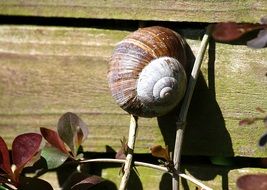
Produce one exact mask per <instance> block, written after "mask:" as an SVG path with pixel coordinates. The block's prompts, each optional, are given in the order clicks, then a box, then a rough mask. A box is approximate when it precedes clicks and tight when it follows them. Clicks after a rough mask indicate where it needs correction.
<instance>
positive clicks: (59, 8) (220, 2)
mask: <svg viewBox="0 0 267 190" xmlns="http://www.w3.org/2000/svg"><path fill="white" fill-rule="evenodd" d="M266 12H267V3H266V1H265V0H243V1H229V0H215V1H211V0H210V1H204V0H202V1H198V0H191V1H182V0H178V1H172V0H165V1H160V0H154V1H153V0H149V1H147V0H146V1H142V0H139V1H132V0H125V1H115V0H108V1H106V0H90V1H86V0H77V1H70V0H57V1H53V0H46V1H34V0H28V1H19V0H8V1H5V0H1V1H0V14H2V15H13V16H14V15H23V16H45V17H74V18H101V19H102V18H103V19H123V20H124V19H130V20H165V21H188V22H222V21H236V22H258V21H259V19H260V17H262V16H264V15H266Z"/></svg>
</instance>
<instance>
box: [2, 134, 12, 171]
mask: <svg viewBox="0 0 267 190" xmlns="http://www.w3.org/2000/svg"><path fill="white" fill-rule="evenodd" d="M0 168H1V169H2V170H4V171H5V172H6V173H7V174H8V175H12V173H13V172H12V170H11V165H10V158H9V152H8V148H7V145H6V143H5V141H4V140H3V138H2V137H0Z"/></svg>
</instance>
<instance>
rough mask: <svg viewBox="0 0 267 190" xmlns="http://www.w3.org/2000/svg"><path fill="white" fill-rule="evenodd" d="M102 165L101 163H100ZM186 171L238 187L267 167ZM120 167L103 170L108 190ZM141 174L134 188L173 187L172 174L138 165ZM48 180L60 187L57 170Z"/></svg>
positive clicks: (213, 182) (114, 183) (183, 186)
mask: <svg viewBox="0 0 267 190" xmlns="http://www.w3.org/2000/svg"><path fill="white" fill-rule="evenodd" d="M100 165H101V164H100ZM185 168H186V169H185V173H186V174H188V175H191V176H193V177H195V178H197V179H198V180H199V181H202V183H203V184H205V185H207V186H208V187H211V188H212V189H229V190H234V189H236V180H237V179H238V178H239V177H240V176H243V175H246V174H258V173H266V169H260V168H238V169H226V168H224V167H215V166H213V167H211V166H186V167H185ZM119 170H120V168H119V167H117V168H106V169H103V170H102V177H103V178H104V179H106V180H108V181H109V182H110V186H109V188H106V189H107V190H115V189H117V188H114V187H118V186H119V184H120V179H121V176H120V175H119ZM137 170H138V172H139V176H138V177H137V176H134V177H133V178H132V179H131V180H133V182H134V183H132V184H131V188H132V189H140V190H142V189H159V190H168V189H171V176H170V175H169V174H167V173H165V174H164V173H163V172H161V171H157V170H153V169H150V168H144V167H137ZM41 178H42V179H44V180H46V181H48V182H49V183H50V184H51V185H52V186H53V188H54V189H55V190H57V189H60V186H59V184H58V182H57V180H55V179H57V175H56V173H55V172H53V173H52V172H49V173H46V174H45V175H44V176H42V177H41ZM195 188H196V185H195V184H193V183H191V182H188V181H182V183H181V189H195Z"/></svg>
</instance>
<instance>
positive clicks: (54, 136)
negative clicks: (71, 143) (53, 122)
mask: <svg viewBox="0 0 267 190" xmlns="http://www.w3.org/2000/svg"><path fill="white" fill-rule="evenodd" d="M40 131H41V133H42V135H43V137H44V138H45V140H47V142H49V143H50V144H51V145H52V146H54V147H55V148H57V149H59V150H60V151H61V152H63V153H66V154H68V150H67V149H66V147H65V144H64V142H63V141H62V140H61V138H60V137H59V135H58V133H57V132H56V131H54V130H51V129H47V128H43V127H41V128H40Z"/></svg>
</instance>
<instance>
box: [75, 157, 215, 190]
mask: <svg viewBox="0 0 267 190" xmlns="http://www.w3.org/2000/svg"><path fill="white" fill-rule="evenodd" d="M91 162H101V163H103V162H108V163H124V162H125V160H123V159H112V158H97V159H89V160H83V161H80V163H91ZM133 163H134V165H135V166H143V167H148V168H152V169H156V170H160V171H163V172H169V171H168V169H167V168H166V167H163V166H158V165H155V164H150V163H145V162H138V161H134V162H133ZM170 174H172V173H170ZM176 174H177V175H179V176H180V177H182V178H184V179H187V180H189V181H191V182H192V183H194V184H196V185H197V186H199V187H201V188H202V189H205V190H212V189H211V188H210V187H207V186H206V185H204V184H202V183H201V182H199V181H198V180H197V179H195V178H193V177H191V176H189V175H186V174H182V173H179V172H176Z"/></svg>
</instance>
